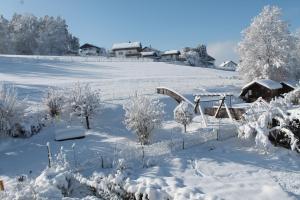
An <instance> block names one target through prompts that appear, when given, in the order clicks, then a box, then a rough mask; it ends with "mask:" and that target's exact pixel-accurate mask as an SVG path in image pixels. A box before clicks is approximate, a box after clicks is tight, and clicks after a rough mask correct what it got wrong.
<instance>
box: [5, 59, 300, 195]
mask: <svg viewBox="0 0 300 200" xmlns="http://www.w3.org/2000/svg"><path fill="white" fill-rule="evenodd" d="M0 79H1V80H2V81H4V82H6V83H8V82H9V83H13V84H15V87H16V89H17V90H18V93H19V97H20V98H26V102H27V103H28V104H29V105H30V109H31V110H32V111H37V110H42V109H44V108H43V106H42V105H41V101H42V97H43V96H44V95H45V93H46V91H47V88H48V87H58V88H63V87H66V86H70V85H71V84H73V83H74V82H77V81H79V82H89V83H90V84H91V86H92V87H93V88H95V89H100V90H101V94H102V100H103V108H102V112H101V113H100V114H99V115H98V116H96V117H94V119H93V122H92V126H91V127H92V129H91V130H89V131H86V137H85V138H83V139H78V140H67V141H61V142H58V141H54V137H55V133H56V132H59V131H62V130H63V129H64V127H65V125H66V124H63V123H60V122H59V121H60V119H56V120H57V121H56V123H52V124H48V125H47V126H46V127H45V128H43V129H42V131H41V132H40V133H38V134H37V135H34V136H33V137H31V138H28V139H20V138H0V179H3V180H4V184H5V188H6V189H7V193H9V192H10V194H6V196H4V197H7V198H8V197H10V198H11V197H12V196H13V195H17V194H19V195H22V194H25V193H26V192H27V193H28V191H22V190H20V191H21V192H20V193H18V191H17V189H16V188H19V187H21V186H20V185H18V186H15V182H16V178H15V177H17V176H20V175H22V174H25V175H27V176H28V177H29V178H32V179H35V178H36V177H37V176H39V175H40V174H41V172H42V171H43V170H44V169H45V168H46V166H47V165H48V160H47V148H46V144H47V142H49V143H50V146H51V151H52V153H53V154H57V153H58V152H59V150H60V147H61V146H63V147H64V150H65V153H66V156H67V158H68V160H69V162H70V166H71V168H72V170H73V171H74V170H75V171H76V172H79V173H81V174H82V175H83V176H85V177H89V176H90V175H92V174H93V172H94V171H96V172H98V173H100V174H104V175H107V174H111V173H114V172H115V170H116V168H114V167H113V168H111V166H112V165H114V166H118V167H117V168H118V169H120V168H121V169H123V170H124V171H125V172H126V173H124V175H123V174H122V177H123V176H124V177H123V178H124V189H126V190H127V192H130V193H147V194H148V198H150V199H162V198H163V197H165V198H169V199H230V200H231V199H241V197H242V198H243V199H299V198H300V189H299V188H300V175H299V174H300V173H299V171H300V161H299V155H297V154H296V153H294V152H291V151H288V150H286V149H282V148H274V149H273V150H272V151H271V152H263V151H261V150H258V149H255V148H253V144H249V143H246V142H245V141H239V140H238V139H237V138H230V139H226V140H219V141H217V140H216V137H215V136H216V135H215V132H214V131H213V129H212V128H203V124H202V123H201V117H199V116H197V117H195V118H194V120H193V122H192V124H191V125H189V126H188V127H187V133H186V134H184V133H182V125H181V124H178V123H176V122H175V121H174V119H173V110H174V108H175V107H176V105H177V104H176V102H174V101H173V100H172V99H170V98H169V97H165V96H161V95H157V94H155V88H156V87H158V86H166V87H168V88H172V89H174V90H176V91H179V92H180V93H181V94H183V95H185V96H186V97H187V98H189V99H190V100H192V94H193V93H197V92H201V91H207V92H232V93H234V94H238V93H239V92H240V88H241V87H242V85H243V84H244V82H243V81H242V80H240V79H239V78H238V74H237V72H230V71H222V70H216V69H207V68H198V67H197V68H196V67H188V66H181V65H175V64H168V63H160V62H97V60H88V59H87V58H79V57H73V58H71V57H35V56H1V57H0ZM135 91H138V92H139V93H141V94H146V95H153V96H155V97H158V98H159V99H160V100H161V101H162V102H163V103H165V104H166V107H165V118H164V121H163V125H162V127H161V128H159V129H157V130H155V132H154V135H153V139H152V143H153V144H152V145H150V146H148V147H145V149H144V150H143V149H142V148H141V147H140V145H139V144H137V142H136V138H135V135H134V134H133V133H131V132H130V131H128V130H127V129H126V127H125V125H124V124H123V118H124V111H123V104H124V103H125V102H127V100H128V97H129V96H130V95H133V94H134V93H135ZM228 121H229V120H222V121H221V122H220V126H222V127H226V125H228V124H229V123H228ZM65 123H66V122H65ZM70 123H71V122H70ZM72 123H74V122H72ZM208 124H209V125H210V127H217V126H219V121H218V120H215V119H214V118H213V117H209V118H208ZM69 125H72V124H69ZM76 125H78V124H76ZM74 126H75V124H74ZM231 128H232V127H231ZM220 130H221V132H220V133H221V135H222V134H225V133H226V134H228V133H229V134H230V133H232V134H235V133H234V129H225V128H224V129H220ZM74 144H75V146H74ZM142 151H143V152H144V154H145V156H144V158H142ZM116 160H117V163H116V162H115V161H116ZM124 160H125V161H124ZM124 162H125V163H124ZM42 175H43V174H42ZM42 175H41V176H40V177H39V179H37V180H36V182H35V184H33V187H34V189H35V192H45V190H47V188H46V189H45V188H43V191H42V190H41V185H43V184H46V182H45V181H44V179H42V178H43V176H42ZM49 177H50V176H49ZM49 177H48V178H49ZM117 177H120V176H116V177H115V179H114V184H118V183H120V182H122V181H120V180H119V179H120V178H117ZM44 178H45V177H44ZM55 178H56V179H55V181H56V182H55V181H53V182H51V184H53V185H55V184H58V183H59V179H60V180H61V176H56V177H55ZM127 178H128V179H127ZM122 180H123V179H122ZM57 181H58V183H57ZM47 184H48V183H47ZM49 184H50V183H49ZM36 190H37V191H36ZM51 191H52V194H51ZM22 192H24V193H22ZM47 192H48V193H47ZM47 192H45V193H44V195H46V197H47V198H48V199H51V195H53V194H54V193H55V192H53V190H50V189H49V190H47ZM14 193H15V194H14ZM47 195H48V196H47ZM80 195H81V196H80ZM80 195H79V194H75V193H73V196H71V197H74V198H75V197H78V198H82V195H83V194H80ZM0 197H1V196H0ZM14 198H16V196H14ZM103 198H104V197H103ZM29 199H30V198H29ZM104 199H105V198H104Z"/></svg>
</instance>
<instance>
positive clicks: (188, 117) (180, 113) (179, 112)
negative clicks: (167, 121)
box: [174, 101, 194, 133]
mask: <svg viewBox="0 0 300 200" xmlns="http://www.w3.org/2000/svg"><path fill="white" fill-rule="evenodd" d="M193 116H194V108H193V107H192V106H190V105H189V104H188V103H187V102H185V101H182V102H181V103H180V104H179V105H178V106H177V107H176V108H175V109H174V119H175V121H176V122H178V123H180V124H182V125H183V126H184V132H185V133H186V126H187V125H189V124H190V123H191V122H192V120H193Z"/></svg>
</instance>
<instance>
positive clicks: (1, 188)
mask: <svg viewBox="0 0 300 200" xmlns="http://www.w3.org/2000/svg"><path fill="white" fill-rule="evenodd" d="M0 191H4V182H3V181H2V180H0Z"/></svg>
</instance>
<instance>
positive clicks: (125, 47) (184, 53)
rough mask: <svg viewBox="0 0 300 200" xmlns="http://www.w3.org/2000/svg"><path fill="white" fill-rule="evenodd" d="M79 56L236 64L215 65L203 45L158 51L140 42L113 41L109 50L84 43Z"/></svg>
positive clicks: (228, 64) (230, 66)
mask: <svg viewBox="0 0 300 200" xmlns="http://www.w3.org/2000/svg"><path fill="white" fill-rule="evenodd" d="M79 55H80V56H102V57H112V58H113V57H116V58H124V59H125V58H135V59H140V58H145V59H150V60H153V61H159V62H178V63H183V64H187V65H190V66H201V67H210V68H220V69H224V70H229V71H235V70H236V67H237V64H236V63H235V62H234V61H231V60H228V61H224V62H223V63H222V64H221V65H219V66H216V65H215V58H213V57H212V56H210V55H208V53H207V49H206V46H205V45H199V46H198V47H196V48H191V47H185V48H183V49H182V50H167V51H160V50H158V49H156V48H153V47H152V46H151V45H150V46H144V47H143V46H142V44H141V42H124V43H115V44H113V45H112V48H111V50H106V49H105V48H103V47H98V46H95V45H92V44H89V43H86V44H84V45H82V46H80V48H79Z"/></svg>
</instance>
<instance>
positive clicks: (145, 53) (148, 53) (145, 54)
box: [141, 51, 156, 56]
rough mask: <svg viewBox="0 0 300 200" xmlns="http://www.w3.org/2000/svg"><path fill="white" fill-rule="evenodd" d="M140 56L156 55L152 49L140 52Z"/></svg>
mask: <svg viewBox="0 0 300 200" xmlns="http://www.w3.org/2000/svg"><path fill="white" fill-rule="evenodd" d="M141 55H142V56H154V55H156V52H154V51H147V52H141Z"/></svg>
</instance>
